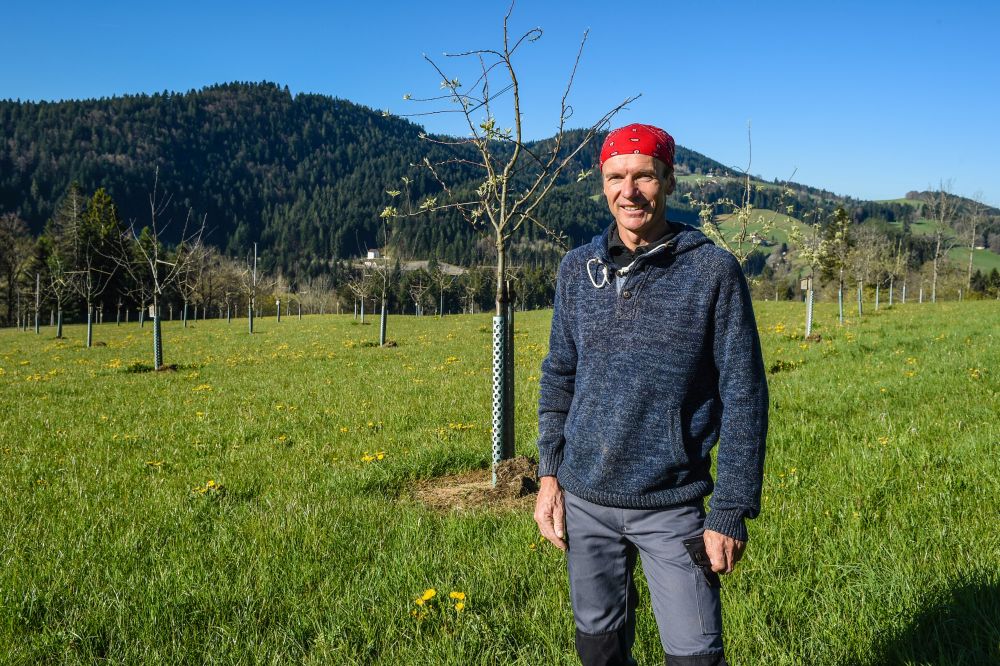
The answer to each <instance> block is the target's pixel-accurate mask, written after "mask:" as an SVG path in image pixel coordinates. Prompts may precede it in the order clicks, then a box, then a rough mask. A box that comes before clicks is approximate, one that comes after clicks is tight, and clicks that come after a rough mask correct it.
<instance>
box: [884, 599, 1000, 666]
mask: <svg viewBox="0 0 1000 666" xmlns="http://www.w3.org/2000/svg"><path fill="white" fill-rule="evenodd" d="M874 655H875V661H874V662H873V663H877V664H935V665H938V664H940V665H941V666H944V665H945V664H947V666H965V665H968V666H973V665H975V666H978V665H980V664H1000V585H997V584H996V583H990V582H985V581H982V580H981V579H980V580H975V581H968V580H966V581H960V582H958V584H957V585H956V586H955V587H952V588H950V589H948V590H944V591H941V592H939V593H937V594H935V595H933V596H931V597H930V598H928V600H927V603H926V605H925V607H924V609H923V610H921V611H920V612H919V613H917V615H916V617H915V618H914V619H913V622H911V623H910V625H909V626H908V627H906V628H905V629H904V630H903V631H901V632H900V633H899V634H898V635H896V636H891V637H889V638H888V639H887V640H886V641H885V643H883V644H882V645H879V646H877V647H876V649H875V650H874Z"/></svg>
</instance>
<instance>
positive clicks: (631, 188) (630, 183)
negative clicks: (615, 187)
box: [622, 176, 638, 199]
mask: <svg viewBox="0 0 1000 666" xmlns="http://www.w3.org/2000/svg"><path fill="white" fill-rule="evenodd" d="M637 193H638V189H637V188H636V186H635V181H634V180H633V179H632V176H625V178H623V179H622V196H623V197H625V198H626V199H631V198H633V197H634V196H635V195H636V194H637Z"/></svg>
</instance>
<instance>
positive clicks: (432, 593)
mask: <svg viewBox="0 0 1000 666" xmlns="http://www.w3.org/2000/svg"><path fill="white" fill-rule="evenodd" d="M436 596H437V590H435V589H434V588H433V587H429V588H427V589H426V590H424V593H423V595H421V597H420V598H421V599H423V600H424V601H430V600H431V599H433V598H434V597H436Z"/></svg>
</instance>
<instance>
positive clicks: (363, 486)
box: [0, 302, 1000, 665]
mask: <svg viewBox="0 0 1000 666" xmlns="http://www.w3.org/2000/svg"><path fill="white" fill-rule="evenodd" d="M801 308H802V306H801V304H795V303H759V304H757V311H758V320H759V324H760V328H761V335H762V342H763V345H764V349H765V360H766V364H767V367H769V368H772V369H773V370H778V369H780V371H775V372H773V373H772V374H770V375H769V382H770V389H771V397H772V402H771V430H770V437H769V443H768V458H767V465H766V470H765V485H764V498H763V507H764V508H763V513H762V515H761V517H760V518H759V519H758V520H756V521H753V522H752V523H751V527H750V530H751V541H750V544H749V547H748V551H747V555H746V557H745V559H744V561H743V562H742V563H741V564H740V567H739V568H738V570H737V571H736V573H734V574H733V575H732V576H730V577H728V578H727V579H726V580H725V582H724V590H723V596H724V604H725V626H726V632H727V650H728V652H729V656H730V661H731V663H736V664H872V665H874V664H885V663H950V664H962V663H969V664H971V663H990V662H991V661H992V662H993V663H995V662H996V661H997V660H998V659H1000V652H998V649H1000V648H998V646H1000V573H998V572H1000V536H998V531H997V529H996V525H997V518H998V514H997V503H996V496H997V491H998V490H1000V462H998V457H997V455H996V454H997V446H998V443H1000V425H998V420H997V418H996V415H997V413H998V411H1000V394H998V391H1000V385H998V372H1000V370H998V369H1000V344H998V340H997V332H998V331H1000V308H998V307H997V304H996V303H995V302H965V303H961V304H959V303H951V302H948V303H943V302H942V303H938V304H936V305H933V306H932V305H928V304H925V305H923V306H918V305H916V304H912V305H910V304H907V305H905V306H902V307H898V306H897V307H896V308H895V309H893V310H888V311H887V310H882V311H880V312H878V313H873V314H871V315H866V317H865V318H864V319H863V320H861V321H857V320H855V321H850V322H849V323H848V324H847V325H846V326H844V327H838V326H837V325H836V324H835V319H834V306H832V305H831V304H828V303H821V304H819V309H818V312H817V317H816V321H817V330H818V332H819V333H820V334H821V335H822V341H821V342H818V343H806V342H804V341H803V340H802V339H801V320H802V315H803V313H802V309H801ZM550 316H551V313H550V312H545V311H543V312H532V313H525V314H522V315H518V319H517V325H516V331H517V334H516V338H517V342H518V355H517V363H516V366H517V367H516V379H517V399H518V404H517V449H518V452H519V453H523V454H530V453H532V452H533V450H534V445H533V443H534V438H535V435H536V423H535V414H534V412H535V408H536V405H537V397H538V381H537V378H538V375H539V364H540V362H541V359H542V358H543V356H544V354H545V351H546V346H547V342H546V341H547V335H548V332H547V328H548V324H549V319H550ZM164 328H165V330H164V334H165V343H166V346H165V355H166V362H167V363H172V364H176V365H177V369H176V371H174V372H160V373H152V372H132V371H129V368H130V366H132V367H139V364H148V363H150V362H151V358H150V357H151V350H150V347H151V342H150V335H151V331H150V327H149V326H148V325H147V327H146V328H145V329H140V328H139V327H138V326H137V325H136V324H131V325H128V326H125V325H123V326H121V327H116V326H114V325H113V324H112V325H103V326H100V327H98V328H97V333H96V340H99V341H102V342H105V343H107V346H103V347H95V348H92V349H85V348H84V347H83V345H82V339H83V328H82V327H79V326H69V327H67V329H66V333H67V337H68V339H66V340H61V341H60V340H54V339H53V338H52V331H51V329H43V331H42V335H40V336H35V335H34V334H33V333H20V332H17V331H13V330H3V331H0V368H2V369H3V370H2V372H0V526H2V528H3V540H2V546H0V552H2V562H3V566H2V567H0V663H4V664H36V663H51V664H77V663H87V664H90V663H103V662H109V663H168V664H188V663H227V664H228V663H241V664H243V663H246V664H251V663H269V664H270V663H282V664H284V663H301V664H324V663H330V664H394V665H395V664H411V663H428V664H494V663H497V664H499V663H503V664H512V663H516V664H540V663H554V664H572V663H576V659H575V656H574V653H573V630H572V614H571V610H570V606H569V594H568V583H567V580H566V573H565V569H564V563H563V559H562V557H561V555H560V554H559V553H558V552H557V551H555V550H554V549H553V548H551V547H548V546H538V536H537V533H536V529H535V526H534V523H533V521H532V519H531V516H530V510H523V511H507V512H501V513H495V512H489V511H485V510H482V511H473V512H471V513H464V514H452V515H439V514H436V513H434V512H431V511H429V510H427V509H425V508H424V507H423V506H422V505H420V504H418V503H417V502H415V501H414V500H412V499H411V498H410V497H411V495H410V492H409V489H410V488H411V486H412V483H413V482H414V481H415V480H418V479H428V478H431V477H434V476H438V475H442V474H445V473H449V472H457V471H464V470H470V469H477V468H479V469H482V468H485V467H486V466H487V465H488V460H489V450H490V438H489V404H490V387H489V381H490V370H489V367H488V365H489V360H488V359H489V351H488V350H489V344H490V319H489V317H488V316H455V317H448V318H445V319H443V320H438V319H433V318H421V319H417V318H413V317H393V318H391V320H390V324H389V337H390V338H391V339H393V340H396V341H397V342H398V347H395V348H387V349H381V348H378V347H371V346H366V345H367V344H370V342H371V341H372V340H373V339H375V338H376V336H377V326H359V325H356V324H354V323H353V322H352V320H351V319H350V317H334V316H327V317H306V318H305V319H304V320H303V321H297V320H295V319H289V320H286V321H285V322H282V323H281V324H280V325H278V324H276V323H275V322H274V321H273V320H265V321H261V322H260V324H259V333H258V334H256V335H254V336H252V337H250V336H248V335H247V334H246V333H245V322H242V321H240V322H234V323H233V324H232V325H229V326H227V325H226V324H225V323H224V322H218V321H209V322H199V323H198V324H196V325H194V326H191V327H189V328H188V329H186V330H185V329H182V328H180V326H179V325H178V324H176V323H172V324H166V325H165V327H164ZM637 399H641V396H637ZM458 424H462V426H463V427H458ZM470 424H471V426H472V427H464V426H468V425H470ZM376 452H384V457H383V458H382V459H381V460H378V459H376V460H372V461H369V462H365V460H364V458H365V457H366V454H374V453H376ZM210 480H211V481H213V482H214V485H215V486H220V485H221V486H222V487H223V488H224V490H223V491H217V490H211V489H208V490H204V489H206V488H211V486H209V484H208V482H209V481H210ZM203 490H204V492H202V491H203ZM427 588H435V589H436V590H437V597H435V600H434V601H432V603H431V604H430V605H431V606H432V608H431V612H430V613H429V614H428V616H427V617H425V618H423V619H421V620H418V619H416V618H414V617H413V615H411V611H417V610H418V609H419V607H418V606H417V605H415V604H414V599H416V598H417V597H419V596H420V595H421V594H422V593H423V591H424V590H425V589H427ZM451 591H461V592H464V593H465V594H466V595H467V598H466V602H465V603H466V608H465V610H464V611H462V612H461V613H459V612H456V611H455V610H454V609H453V605H454V603H455V602H454V600H452V599H449V598H448V593H449V592H451ZM642 594H643V604H644V605H643V609H642V610H641V611H640V616H639V645H638V648H637V657H638V658H639V661H640V663H647V664H652V663H662V656H661V655H660V652H659V643H658V640H657V638H656V629H655V624H654V622H653V620H652V616H651V613H650V612H649V609H648V594H647V593H646V591H645V589H642Z"/></svg>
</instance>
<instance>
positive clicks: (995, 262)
mask: <svg viewBox="0 0 1000 666" xmlns="http://www.w3.org/2000/svg"><path fill="white" fill-rule="evenodd" d="M947 257H948V259H950V260H951V261H952V262H953V263H954V264H955V265H956V266H961V267H967V266H968V265H969V248H968V247H953V248H951V249H950V250H948V252H947ZM994 268H996V269H997V270H1000V254H997V253H996V252H992V251H990V250H973V251H972V270H973V272H975V271H976V270H977V269H978V270H981V271H982V272H983V273H989V272H990V271H992V270H993V269H994Z"/></svg>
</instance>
